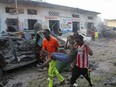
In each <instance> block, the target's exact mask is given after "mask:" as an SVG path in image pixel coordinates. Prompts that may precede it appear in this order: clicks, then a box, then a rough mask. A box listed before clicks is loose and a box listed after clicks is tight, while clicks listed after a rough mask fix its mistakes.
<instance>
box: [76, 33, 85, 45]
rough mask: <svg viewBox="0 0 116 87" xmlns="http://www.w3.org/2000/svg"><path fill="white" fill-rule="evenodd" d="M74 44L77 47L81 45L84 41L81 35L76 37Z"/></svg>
mask: <svg viewBox="0 0 116 87" xmlns="http://www.w3.org/2000/svg"><path fill="white" fill-rule="evenodd" d="M75 41H76V43H77V44H78V45H83V43H84V41H83V36H82V35H78V36H77V37H76V39H75Z"/></svg>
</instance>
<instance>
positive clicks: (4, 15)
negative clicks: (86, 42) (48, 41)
mask: <svg viewBox="0 0 116 87" xmlns="http://www.w3.org/2000/svg"><path fill="white" fill-rule="evenodd" d="M77 3H78V2H77ZM0 13H1V14H0V32H2V31H6V29H9V28H10V26H12V27H14V28H15V29H17V30H24V29H28V30H33V29H34V24H35V23H36V22H38V23H41V24H42V28H43V29H45V28H49V29H50V30H51V31H54V32H57V30H58V29H59V28H60V29H61V30H62V31H73V32H75V31H78V30H79V31H83V32H84V33H85V31H86V30H88V29H93V28H94V27H96V19H97V15H98V14H99V13H98V12H94V11H88V10H83V9H79V8H74V7H67V6H61V5H55V4H49V3H46V2H36V1H32V0H17V4H16V2H15V0H0ZM17 20H18V21H17Z"/></svg>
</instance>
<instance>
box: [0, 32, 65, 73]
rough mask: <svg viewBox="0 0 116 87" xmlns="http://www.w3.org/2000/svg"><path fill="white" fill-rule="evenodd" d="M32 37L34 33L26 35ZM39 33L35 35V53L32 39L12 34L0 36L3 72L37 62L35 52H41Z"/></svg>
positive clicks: (0, 62) (61, 41) (61, 42)
mask: <svg viewBox="0 0 116 87" xmlns="http://www.w3.org/2000/svg"><path fill="white" fill-rule="evenodd" d="M28 34H29V35H32V34H33V36H34V33H32V32H31V33H28ZM41 34H42V33H41V32H39V33H37V35H38V37H39V38H36V43H35V44H36V48H37V47H40V49H38V51H35V50H36V49H35V44H34V41H33V40H32V39H30V40H27V39H25V38H20V37H18V36H17V35H15V34H14V33H7V34H3V35H2V36H0V56H1V57H0V64H1V65H0V66H2V69H3V70H4V71H7V70H11V69H14V68H17V67H21V66H24V65H27V64H30V63H33V62H36V61H37V58H36V55H35V52H37V53H38V54H39V51H40V50H41V42H42V37H41ZM53 36H54V37H56V38H57V39H58V41H59V43H60V45H61V46H63V45H64V43H65V42H64V41H63V40H61V39H60V38H58V37H57V36H55V35H53Z"/></svg>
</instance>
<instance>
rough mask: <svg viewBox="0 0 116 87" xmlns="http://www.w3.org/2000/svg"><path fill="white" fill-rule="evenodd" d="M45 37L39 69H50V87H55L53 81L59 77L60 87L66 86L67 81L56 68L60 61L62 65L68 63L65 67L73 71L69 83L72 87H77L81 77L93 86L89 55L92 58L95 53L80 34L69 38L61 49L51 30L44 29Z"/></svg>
mask: <svg viewBox="0 0 116 87" xmlns="http://www.w3.org/2000/svg"><path fill="white" fill-rule="evenodd" d="M43 35H44V39H43V41H42V46H41V51H40V53H39V56H37V57H38V68H41V69H43V68H44V67H48V80H49V83H48V87H54V83H53V79H54V78H55V77H57V78H58V80H59V82H60V83H59V86H60V85H62V84H65V79H64V77H63V76H62V75H61V73H60V71H59V70H58V69H57V66H56V65H57V62H58V61H60V62H61V64H62V63H66V64H67V65H66V66H65V67H68V68H71V69H72V70H71V71H72V74H71V78H70V82H69V83H70V87H75V86H77V85H75V84H76V80H77V79H78V77H79V76H80V75H83V76H84V77H85V79H86V80H87V81H88V83H89V86H93V82H92V80H91V78H90V71H89V66H88V55H90V56H92V55H93V51H92V50H91V48H90V47H89V46H88V44H87V43H86V42H84V40H83V36H81V35H79V34H78V32H76V33H74V34H73V35H70V36H68V37H67V41H66V43H65V45H64V48H60V45H59V42H58V40H57V39H56V38H55V37H54V36H52V35H51V32H50V30H49V29H44V30H43ZM39 49H40V48H39ZM67 50H68V51H67ZM42 54H46V58H45V56H42ZM40 56H41V57H40ZM44 60H45V61H44ZM40 63H42V64H40ZM39 64H40V65H39ZM65 67H64V68H65Z"/></svg>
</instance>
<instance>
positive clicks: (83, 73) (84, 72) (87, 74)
mask: <svg viewBox="0 0 116 87" xmlns="http://www.w3.org/2000/svg"><path fill="white" fill-rule="evenodd" d="M82 75H83V76H84V77H85V78H86V80H87V81H88V82H89V85H90V86H92V85H93V82H92V80H91V77H90V71H89V70H88V69H87V68H85V69H83V72H82Z"/></svg>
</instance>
